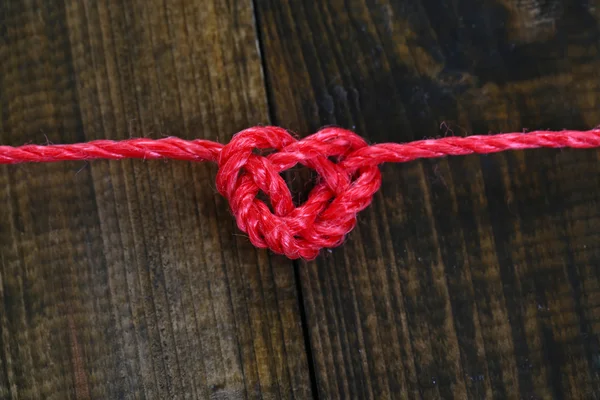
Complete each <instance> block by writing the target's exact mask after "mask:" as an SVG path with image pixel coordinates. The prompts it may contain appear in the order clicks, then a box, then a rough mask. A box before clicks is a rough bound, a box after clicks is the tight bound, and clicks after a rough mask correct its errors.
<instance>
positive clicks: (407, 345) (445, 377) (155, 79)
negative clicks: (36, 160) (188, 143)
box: [0, 0, 600, 399]
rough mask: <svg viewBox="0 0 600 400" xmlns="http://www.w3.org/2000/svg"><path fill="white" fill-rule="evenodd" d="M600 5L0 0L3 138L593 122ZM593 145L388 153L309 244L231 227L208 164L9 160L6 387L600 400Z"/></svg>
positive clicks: (73, 392) (472, 129) (479, 129)
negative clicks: (350, 226) (347, 223)
mask: <svg viewBox="0 0 600 400" xmlns="http://www.w3.org/2000/svg"><path fill="white" fill-rule="evenodd" d="M599 24H600V4H595V3H590V2H581V1H575V2H565V3H563V2H558V1H555V0H552V1H549V2H542V3H538V2H532V1H525V2H517V1H506V0H502V1H498V2H483V3H482V2H476V1H472V0H458V1H453V2H451V1H449V0H436V1H432V0H420V1H419V0H402V1H399V0H324V1H311V0H293V1H279V0H255V1H254V2H252V1H251V0H239V1H233V0H228V1H221V0H206V1H199V0H181V1H176V2H167V1H158V0H150V1H146V0H144V1H142V0H135V1H132V2H114V1H112V0H110V1H100V2H85V1H76V0H68V1H64V2H54V1H42V0H28V1H17V0H0V143H2V144H12V145H18V144H23V143H26V142H34V143H43V142H46V141H50V142H55V143H59V142H60V143H66V142H75V141H82V140H91V139H97V138H111V139H119V138H126V137H129V136H150V137H160V136H161V135H167V134H174V135H177V136H182V137H188V138H192V137H203V138H209V139H214V140H220V141H223V142H225V141H227V140H228V139H229V137H230V136H231V135H232V134H233V133H234V132H236V131H238V130H240V129H242V128H244V127H247V126H249V125H253V124H257V123H268V122H273V123H277V124H279V125H282V126H284V127H286V128H289V129H291V130H293V131H295V132H297V133H299V134H300V135H304V134H307V133H309V132H311V131H314V130H316V129H318V128H319V127H320V126H322V125H326V124H338V125H341V126H344V127H347V128H352V129H354V130H356V131H357V132H358V133H359V134H361V135H363V136H364V137H366V138H367V139H368V140H370V141H371V142H383V141H408V140H412V139H420V138H423V137H435V136H440V135H445V134H456V135H466V134H471V133H487V132H499V131H508V130H517V131H520V130H522V129H529V130H533V129H545V128H548V129H560V128H581V129H585V128H590V127H593V126H595V125H598V124H599V122H598V121H600V112H599V111H598V104H600V87H599V86H600V81H599V80H598V72H597V71H598V69H599V67H600V53H599V48H598V38H599V37H600V30H599V28H598V26H599ZM598 155H599V153H598V151H593V150H592V151H568V150H565V151H555V150H534V151H527V152H520V153H506V154H497V155H491V156H484V157H480V156H469V157H459V158H452V159H445V160H428V161H418V162H413V163H410V164H405V165H386V166H383V167H382V171H383V173H384V185H383V187H382V190H381V191H380V193H379V194H378V195H377V196H376V198H375V201H374V203H373V205H372V206H371V207H370V208H369V209H368V210H366V211H365V212H364V213H363V214H362V215H361V216H360V219H359V226H358V228H357V229H356V230H355V231H354V232H353V233H351V234H350V235H349V238H348V241H347V242H346V243H345V244H344V245H343V246H342V247H340V248H338V249H334V250H332V251H331V252H324V253H323V254H322V256H321V257H320V259H319V260H317V261H316V262H311V263H294V264H293V263H291V262H289V261H287V260H285V259H283V258H282V257H278V256H272V255H270V254H269V253H268V252H266V251H256V250H254V249H253V248H252V246H251V245H250V244H249V243H248V241H247V239H246V238H245V237H244V236H243V235H241V234H240V232H239V231H237V229H236V228H235V226H234V223H233V220H232V218H231V216H230V214H229V212H228V210H227V205H226V204H225V203H224V201H223V200H222V199H221V197H220V196H218V194H217V193H216V191H215V190H214V183H213V178H214V174H215V168H214V166H212V165H205V164H198V165H195V164H190V163H178V162H152V161H145V162H144V161H124V162H105V161H95V162H92V163H89V164H87V163H61V164H51V165H19V166H10V167H6V166H5V167H0V398H2V399H4V398H7V399H30V398H43V399H46V398H57V399H64V398H95V399H105V398H106V399H114V398H148V399H154V398H219V399H224V398H227V399H237V398H300V399H305V398H315V397H316V398H322V399H326V398H327V399H328V398H340V399H345V398H361V399H362V398H372V399H385V398H427V399H429V398H443V399H448V398H456V399H463V398H472V399H481V398H497V399H504V398H515V399H520V398H526V399H547V398H573V399H576V398H580V399H592V398H598V397H600V377H599V374H600V342H599V340H598V334H599V333H600V324H599V321H600V285H599V279H600V277H599V274H598V265H599V264H600V262H599V261H600V244H599V242H600V241H599V239H600V162H599V161H600V160H599V159H598ZM295 173H296V174H297V176H295V177H291V179H293V181H290V185H291V186H293V187H294V188H295V189H297V190H299V191H301V193H304V194H305V193H306V189H307V179H308V178H309V177H310V174H309V173H306V172H305V171H298V172H295ZM300 197H302V195H300Z"/></svg>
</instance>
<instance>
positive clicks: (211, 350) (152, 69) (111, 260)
mask: <svg viewBox="0 0 600 400" xmlns="http://www.w3.org/2000/svg"><path fill="white" fill-rule="evenodd" d="M0 33H1V34H0V59H1V60H2V62H0V80H1V81H0V112H1V118H0V124H1V125H0V141H1V143H3V144H10V145H20V144H24V143H27V142H33V143H43V142H46V141H49V142H54V143H71V142H77V141H84V140H92V139H98V138H110V139H122V138H128V137H130V136H136V137H138V136H148V137H155V138H158V137H161V136H163V135H177V136H181V137H187V138H197V137H202V138H208V139H213V140H220V141H223V142H225V141H227V140H228V139H229V137H230V136H231V135H232V134H233V133H235V132H236V131H238V130H240V129H243V128H245V127H247V126H249V125H253V124H257V123H266V122H268V109H267V104H266V96H265V89H264V82H263V78H262V70H261V61H260V54H259V51H258V48H257V44H256V43H257V42H256V30H255V23H254V15H253V9H252V3H251V1H249V0H246V1H236V2H231V1H230V2H223V1H219V0H208V1H202V2H198V1H188V0H181V1H176V2H166V1H162V0H150V1H147V0H136V1H132V2H121V1H114V0H104V1H100V2H85V1H83V2H82V1H65V2H48V1H42V0H29V1H3V2H1V3H0ZM215 172H216V168H215V167H214V166H212V165H206V164H197V165H193V164H191V163H179V162H154V161H148V162H145V161H124V162H104V161H98V162H92V163H89V164H88V163H82V162H73V163H60V164H52V165H18V166H10V167H7V166H4V167H2V168H0V204H1V206H0V397H1V398H3V399H4V398H9V399H28V398H43V399H52V398H56V399H67V398H81V399H84V398H99V399H121V398H150V399H155V398H208V397H210V398H212V399H225V398H236V399H237V398H307V397H309V396H310V382H309V376H308V370H307V362H306V353H305V348H304V340H303V336H302V328H301V321H300V317H299V303H298V299H297V293H296V284H295V279H294V271H293V269H292V268H291V263H290V262H289V261H288V260H285V259H283V258H280V257H270V256H269V255H268V253H267V252H265V251H255V249H254V248H253V247H252V246H251V245H250V244H249V241H248V240H247V238H245V237H243V236H242V235H240V234H239V231H238V230H237V228H236V227H235V226H234V223H233V219H232V218H231V216H230V213H229V211H228V208H227V205H226V204H225V202H224V200H223V199H222V198H221V197H220V196H219V195H218V194H217V192H216V190H215V189H214V174H215Z"/></svg>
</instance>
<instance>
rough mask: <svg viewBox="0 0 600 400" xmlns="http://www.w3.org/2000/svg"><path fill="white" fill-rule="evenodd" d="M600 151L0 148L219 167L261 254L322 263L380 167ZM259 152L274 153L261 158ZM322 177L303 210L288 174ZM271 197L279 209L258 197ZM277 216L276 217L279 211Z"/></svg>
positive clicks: (557, 135)
mask: <svg viewBox="0 0 600 400" xmlns="http://www.w3.org/2000/svg"><path fill="white" fill-rule="evenodd" d="M542 147H545V148H563V147H570V148H578V149H585V148H596V147H600V129H595V130H591V131H585V132H582V131H560V132H547V131H538V132H531V133H527V134H520V133H508V134H500V135H490V136H468V137H447V138H441V139H431V140H420V141H415V142H411V143H404V144H398V143H384V144H376V145H372V146H369V145H368V144H367V143H366V142H365V141H364V140H363V139H362V138H361V137H359V136H358V135H356V134H355V133H353V132H350V131H347V130H345V129H341V128H325V129H322V130H320V131H319V132H317V133H315V134H313V135H311V136H308V137H306V138H304V139H301V140H297V139H295V138H294V137H292V136H291V135H290V134H289V133H288V132H287V131H286V130H284V129H282V128H278V127H271V126H266V127H254V128H249V129H246V130H244V131H242V132H240V133H238V134H237V135H235V136H234V137H233V138H232V140H231V141H230V142H229V144H227V145H222V144H219V143H215V142H211V141H207V140H191V141H188V140H182V139H178V138H173V137H169V138H164V139H158V140H152V139H129V140H123V141H111V140H97V141H92V142H88V143H77V144H66V145H44V146H38V145H26V146H20V147H11V146H0V164H17V163H23V162H55V161H73V160H93V159H110V160H120V159H125V158H139V159H146V160H150V159H176V160H186V161H213V162H216V163H218V165H219V172H218V173H217V179H216V181H217V189H218V190H219V192H220V193H221V194H222V195H223V196H225V197H226V198H227V200H229V204H230V207H231V211H232V213H233V215H234V216H235V218H236V221H237V224H238V227H239V228H240V229H241V230H242V231H244V232H246V233H247V234H248V236H249V237H250V240H251V242H252V243H253V244H254V245H255V246H257V247H260V248H269V249H271V250H272V251H274V252H275V253H279V254H285V255H286V256H287V257H289V258H292V259H296V258H304V259H307V260H312V259H314V258H315V257H316V256H317V255H318V253H319V251H320V249H322V248H331V247H335V246H337V245H339V244H340V243H341V242H342V241H343V240H344V238H345V236H346V234H348V233H349V232H350V231H351V230H352V229H353V228H354V226H355V224H356V215H357V213H358V212H359V211H361V210H363V209H364V208H365V207H367V206H368V205H369V204H370V203H371V199H372V197H373V194H374V193H375V192H376V191H377V190H378V189H379V187H380V185H381V174H380V172H379V168H378V165H379V164H382V163H384V162H407V161H412V160H415V159H419V158H436V157H444V156H450V155H454V156H456V155H467V154H475V153H476V154H488V153H496V152H500V151H506V150H524V149H534V148H542ZM255 150H275V152H271V153H270V154H268V155H266V156H263V155H260V154H257V153H256V152H255ZM298 163H300V164H303V165H305V166H307V167H309V168H312V169H314V170H315V171H316V172H317V173H318V174H319V176H320V179H319V181H318V182H317V185H316V186H315V187H314V188H313V190H312V191H311V193H310V194H309V197H308V200H307V201H306V202H305V203H304V204H302V205H300V206H298V207H296V206H295V205H294V203H293V201H292V195H291V193H290V191H289V189H288V187H287V185H286V183H285V181H284V180H283V178H282V177H281V173H282V172H283V171H285V170H287V169H290V168H292V167H293V166H294V165H296V164H298ZM259 191H262V192H264V193H265V194H266V195H267V196H268V197H269V199H270V203H271V208H269V206H267V204H265V203H264V202H263V201H262V200H259V199H258V198H257V197H256V196H257V194H258V193H259ZM271 209H272V211H271Z"/></svg>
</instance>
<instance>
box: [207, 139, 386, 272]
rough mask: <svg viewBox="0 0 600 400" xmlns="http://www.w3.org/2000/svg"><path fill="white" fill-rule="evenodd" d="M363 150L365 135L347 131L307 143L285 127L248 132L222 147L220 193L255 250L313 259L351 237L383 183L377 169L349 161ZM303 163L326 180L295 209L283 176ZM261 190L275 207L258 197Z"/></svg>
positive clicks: (318, 184) (219, 173)
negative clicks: (262, 249) (360, 214)
mask: <svg viewBox="0 0 600 400" xmlns="http://www.w3.org/2000/svg"><path fill="white" fill-rule="evenodd" d="M364 147H367V143H366V142H365V141H364V140H363V139H362V138H361V137H360V136H358V135H356V134H355V133H353V132H350V131H347V130H344V129H340V128H325V129H322V130H320V131H319V132H317V133H315V134H313V135H311V136H308V137H306V138H304V139H301V140H296V139H295V138H294V137H292V136H291V135H290V134H289V133H288V132H287V131H286V130H284V129H282V128H277V127H254V128H249V129H246V130H244V131H241V132H239V133H238V134H236V135H235V136H234V137H233V138H232V140H231V141H230V142H229V144H227V145H226V146H225V147H224V148H223V149H222V151H221V153H220V155H219V159H218V163H219V172H218V173H217V179H216V182H217V189H218V191H219V192H220V193H221V194H222V195H223V196H224V197H225V198H227V200H228V201H229V205H230V208H231V211H232V213H233V215H234V216H235V218H236V222H237V225H238V227H239V228H240V229H241V230H242V231H244V232H246V233H247V234H248V236H249V237H250V241H251V242H252V243H253V244H254V245H255V246H257V247H260V248H269V249H271V250H272V251H274V252H276V253H279V254H285V255H286V256H287V257H289V258H292V259H296V258H300V257H302V258H304V259H307V260H311V259H314V258H315V257H316V256H317V255H318V253H319V251H320V250H321V249H322V248H331V247H335V246H337V245H339V244H340V243H341V242H342V241H343V240H344V238H345V236H346V234H348V233H349V232H350V231H351V230H352V229H353V228H354V226H355V225H356V215H357V213H358V212H360V211H361V210H362V209H364V208H365V207H367V206H368V205H369V204H370V202H371V199H372V197H373V194H374V193H375V192H376V191H377V190H378V189H379V187H380V185H381V174H380V171H379V168H378V167H377V166H376V165H365V166H360V167H357V166H355V165H357V163H356V162H354V163H352V162H350V161H351V159H352V153H353V152H355V151H357V150H359V149H362V148H364ZM264 153H268V154H266V155H263V154H264ZM298 163H299V164H302V165H304V166H305V167H308V168H311V169H313V170H315V171H316V172H317V174H318V175H319V179H318V180H317V184H316V186H315V187H314V188H313V189H312V190H311V192H310V193H309V196H308V199H307V200H306V202H304V203H303V204H301V205H299V206H296V205H295V204H294V202H293V200H292V194H291V193H290V190H289V188H288V186H287V184H286V182H285V181H284V179H283V178H282V176H281V174H282V173H283V172H284V171H286V170H288V169H290V168H293V167H294V166H295V165H297V164H298ZM260 192H262V193H263V194H264V195H265V196H267V198H268V199H269V202H270V206H271V207H269V206H268V205H267V204H266V203H265V202H264V201H263V200H261V199H259V198H258V195H259V193H260Z"/></svg>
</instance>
